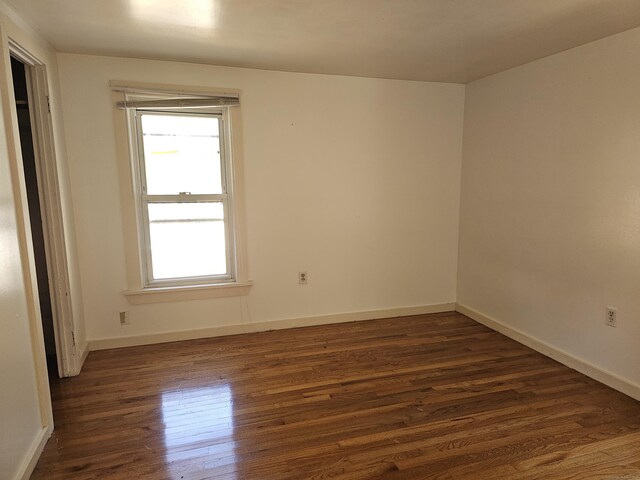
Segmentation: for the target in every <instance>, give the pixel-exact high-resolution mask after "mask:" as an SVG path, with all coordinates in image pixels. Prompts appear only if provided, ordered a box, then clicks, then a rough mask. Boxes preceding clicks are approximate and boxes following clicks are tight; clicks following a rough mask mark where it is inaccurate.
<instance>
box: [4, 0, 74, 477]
mask: <svg viewBox="0 0 640 480" xmlns="http://www.w3.org/2000/svg"><path fill="white" fill-rule="evenodd" d="M9 39H11V40H13V41H15V42H17V43H18V44H19V45H20V46H21V47H22V48H24V49H25V50H27V51H28V52H29V53H31V54H32V55H34V56H35V57H37V58H38V60H39V61H40V62H42V63H44V64H45V65H46V68H47V72H48V76H49V84H48V88H49V94H50V99H51V107H52V115H53V130H54V131H53V134H54V143H55V151H56V157H57V167H58V180H59V182H60V193H61V195H60V199H61V203H62V213H63V221H64V228H65V235H66V238H65V240H66V248H67V255H68V268H69V274H70V277H71V278H70V281H71V291H70V294H71V297H72V301H73V306H72V310H73V314H74V322H75V333H76V339H77V341H78V343H79V347H80V348H82V346H83V343H86V342H84V340H83V339H84V333H83V332H84V321H83V319H82V309H83V308H82V294H81V292H80V290H79V289H80V284H79V268H78V264H77V261H76V260H77V255H76V253H75V250H74V248H75V247H74V245H75V244H74V240H75V234H74V224H73V212H72V210H71V198H70V192H69V186H68V185H69V179H68V172H67V170H66V166H67V165H66V152H65V145H64V134H63V132H62V118H61V111H60V109H59V88H58V84H57V80H58V73H57V64H56V56H55V53H54V52H53V50H52V49H51V47H50V46H49V45H48V44H47V43H46V42H44V41H43V40H42V39H41V38H40V37H39V36H38V35H37V33H35V32H34V31H33V30H32V29H31V28H30V27H29V26H28V25H26V24H25V23H24V22H22V20H21V19H20V18H19V17H17V16H16V15H15V14H14V13H13V12H12V11H11V10H10V9H8V8H7V7H6V5H4V4H3V3H2V2H0V79H1V82H0V108H1V110H2V115H0V314H1V317H0V319H1V320H2V334H1V335H0V385H2V388H0V426H1V428H0V478H2V479H13V478H23V477H24V478H26V476H28V474H29V473H30V471H31V469H32V468H33V466H34V465H35V461H36V460H37V457H38V455H39V452H40V450H41V448H42V447H43V446H44V442H45V441H46V440H47V437H48V435H49V433H50V432H51V429H52V428H53V423H52V417H51V404H50V398H49V394H48V381H47V372H46V363H45V352H44V343H43V337H42V326H41V321H40V313H39V305H38V303H37V298H38V293H37V284H36V281H35V266H34V261H33V249H32V247H31V243H30V227H29V222H28V209H27V200H26V191H25V188H24V179H23V173H22V168H21V164H20V163H19V162H20V160H19V159H18V156H17V155H16V152H17V151H19V145H18V146H17V149H16V143H15V142H16V141H17V139H18V132H17V119H16V112H15V108H13V107H11V105H12V104H13V89H12V87H11V85H12V78H11V67H10V60H9V44H8V42H9Z"/></svg>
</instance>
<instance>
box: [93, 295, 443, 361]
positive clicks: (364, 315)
mask: <svg viewBox="0 0 640 480" xmlns="http://www.w3.org/2000/svg"><path fill="white" fill-rule="evenodd" d="M455 306H456V304H455V303H439V304H435V305H423V306H415V307H401V308H391V309H384V310H369V311H364V312H351V313H338V314H334V315H319V316H314V317H300V318H288V319H284V320H273V321H269V322H257V323H246V324H242V325H228V326H221V327H211V328H202V329H198V330H183V331H177V332H163V333H152V334H147V335H135V336H129V337H112V338H100V339H94V340H90V341H89V342H88V345H89V348H88V350H91V351H95V350H107V349H111V348H122V347H133V346H138V345H151V344H155V343H166V342H178V341H182V340H195V339H197V338H209V337H222V336H225V335H237V334H239V333H252V332H265V331H267V330H282V329H285V328H296V327H309V326H313V325H327V324H331V323H345V322H357V321H362V320H374V319H377V318H393V317H408V316H411V315H425V314H429V313H441V312H452V311H454V310H455Z"/></svg>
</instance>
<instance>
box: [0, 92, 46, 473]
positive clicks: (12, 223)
mask: <svg viewBox="0 0 640 480" xmlns="http://www.w3.org/2000/svg"><path fill="white" fill-rule="evenodd" d="M0 103H1V102H0ZM0 106H2V107H4V105H0ZM4 127H5V123H4V120H3V118H2V115H0V311H1V312H2V335H0V385H2V388H0V425H2V427H1V428H0V478H6V479H10V478H14V475H15V474H16V473H17V471H18V468H19V466H20V465H21V463H22V462H23V461H24V458H25V453H26V452H27V451H28V450H29V449H30V448H31V445H32V444H33V442H34V441H35V440H36V437H37V435H38V433H39V432H40V430H41V427H42V425H41V424H40V407H39V404H38V391H37V378H36V370H35V365H34V358H33V350H32V346H31V335H30V331H29V311H28V308H27V298H26V294H25V285H24V276H23V270H22V264H21V255H20V246H19V243H18V230H17V224H16V210H15V199H14V196H13V191H12V182H11V172H10V170H9V155H8V151H7V142H6V135H5V134H4V132H5V130H4Z"/></svg>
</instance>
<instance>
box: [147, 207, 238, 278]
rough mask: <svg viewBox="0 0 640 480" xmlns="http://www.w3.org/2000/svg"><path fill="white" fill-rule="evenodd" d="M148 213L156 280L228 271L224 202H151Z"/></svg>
mask: <svg viewBox="0 0 640 480" xmlns="http://www.w3.org/2000/svg"><path fill="white" fill-rule="evenodd" d="M148 213H149V234H150V239H149V240H150V244H151V245H150V246H151V264H152V269H153V278H154V279H156V280H162V279H166V278H182V277H198V276H211V275H224V274H226V273H227V260H226V238H225V228H224V208H223V206H222V203H219V202H206V203H150V204H149V211H148Z"/></svg>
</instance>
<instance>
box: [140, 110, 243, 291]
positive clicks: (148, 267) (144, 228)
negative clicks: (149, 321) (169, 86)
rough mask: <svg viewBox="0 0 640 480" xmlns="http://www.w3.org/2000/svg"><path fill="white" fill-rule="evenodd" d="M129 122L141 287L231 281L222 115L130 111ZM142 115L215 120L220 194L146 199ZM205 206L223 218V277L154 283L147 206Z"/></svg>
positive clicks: (231, 247) (229, 211) (225, 137)
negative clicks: (132, 134)
mask: <svg viewBox="0 0 640 480" xmlns="http://www.w3.org/2000/svg"><path fill="white" fill-rule="evenodd" d="M130 115H131V117H130V118H131V121H132V124H133V125H134V126H135V132H136V135H135V140H136V147H137V155H136V156H135V157H136V163H137V165H136V166H137V168H136V170H137V178H138V182H137V183H138V185H139V188H140V192H139V195H137V197H138V202H137V203H138V205H139V218H140V219H141V220H142V222H141V223H142V225H139V228H140V230H141V232H140V233H141V235H139V238H140V240H141V245H140V249H141V253H142V255H141V258H142V262H143V265H142V266H141V267H142V270H143V272H142V273H143V279H144V282H143V283H144V286H145V287H162V286H182V285H185V286H186V285H200V284H206V283H222V282H229V281H234V280H235V243H234V240H235V239H234V235H233V212H232V208H231V204H230V202H229V198H230V194H229V186H230V185H232V182H231V178H230V173H231V168H230V158H229V155H228V150H227V147H226V145H227V140H228V135H229V132H228V130H227V127H226V124H227V122H226V121H225V120H226V119H225V114H224V112H223V111H210V112H198V113H192V112H183V111H177V110H172V111H160V110H158V111H156V110H153V111H152V110H146V109H145V110H135V109H131V110H130ZM144 115H167V116H196V117H197V116H207V117H211V116H215V117H217V118H218V121H219V132H220V137H219V139H220V168H221V183H222V185H221V186H222V192H223V193H221V194H193V195H192V194H189V193H180V194H170V195H148V194H147V193H146V192H147V185H146V179H147V177H146V171H145V165H146V159H145V155H144V138H143V134H144V132H143V130H142V122H141V119H142V117H143V116H144ZM205 202H206V203H209V202H216V203H221V204H222V207H223V215H224V218H223V220H221V221H222V222H223V223H224V230H225V260H226V273H225V274H223V275H204V276H190V277H175V278H162V279H156V278H154V276H153V260H152V255H151V232H150V221H149V205H150V204H153V203H205Z"/></svg>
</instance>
